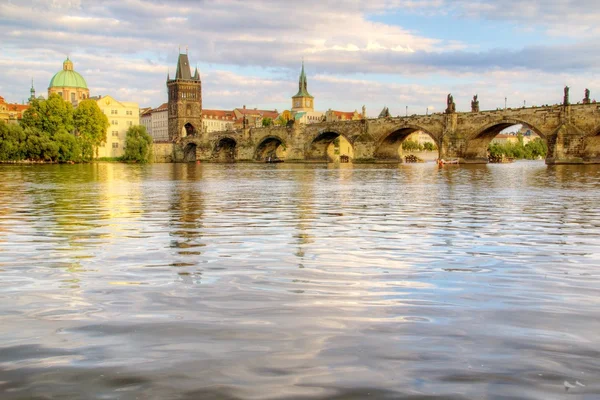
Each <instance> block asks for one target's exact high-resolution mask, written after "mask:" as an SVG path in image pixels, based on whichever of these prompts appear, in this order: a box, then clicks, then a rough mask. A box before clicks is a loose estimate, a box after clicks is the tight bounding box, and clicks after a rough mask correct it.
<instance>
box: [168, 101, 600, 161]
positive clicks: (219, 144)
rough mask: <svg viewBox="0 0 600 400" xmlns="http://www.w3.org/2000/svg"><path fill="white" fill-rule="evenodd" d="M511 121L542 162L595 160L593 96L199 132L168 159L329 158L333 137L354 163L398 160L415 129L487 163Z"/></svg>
mask: <svg viewBox="0 0 600 400" xmlns="http://www.w3.org/2000/svg"><path fill="white" fill-rule="evenodd" d="M516 124H523V125H526V126H527V127H529V128H530V129H531V130H532V131H533V132H535V133H536V134H538V135H539V136H540V137H541V138H542V139H543V140H545V141H546V143H547V144H548V156H547V158H546V163H547V164H594V163H600V104H595V103H594V104H577V105H568V106H562V105H557V106H549V107H533V108H519V109H505V110H497V111H482V112H469V113H449V114H432V115H427V116H425V115H415V116H409V117H397V118H379V119H363V120H359V121H340V122H330V123H328V122H323V123H318V124H309V125H300V124H297V123H294V124H292V125H290V126H288V127H269V128H252V129H243V130H236V131H227V132H211V133H202V134H199V135H196V136H187V137H185V138H183V139H181V140H180V141H179V142H178V143H175V144H174V151H173V161H195V160H202V161H214V162H231V161H265V160H266V159H267V158H268V157H276V158H280V159H282V160H285V161H298V162H306V161H309V162H310V161H315V162H324V161H330V159H331V155H330V154H329V153H328V148H329V145H330V144H331V143H332V142H333V141H335V140H336V139H337V138H338V137H340V136H341V137H343V138H344V139H345V140H346V141H347V143H348V144H349V146H351V152H350V153H351V154H352V156H351V158H352V161H354V162H390V161H392V162H402V158H403V153H402V142H403V141H404V140H405V139H406V138H407V137H408V136H409V135H410V134H411V133H414V132H416V131H423V132H425V133H427V134H428V135H429V136H431V138H432V139H433V140H434V141H435V143H436V144H437V146H438V149H439V150H438V151H439V157H440V158H446V159H447V158H457V159H459V161H460V162H461V163H487V162H488V158H487V148H488V145H489V143H490V142H491V141H492V139H493V138H494V137H495V136H496V135H497V134H498V133H500V131H502V130H503V129H505V128H507V127H510V126H512V125H516Z"/></svg>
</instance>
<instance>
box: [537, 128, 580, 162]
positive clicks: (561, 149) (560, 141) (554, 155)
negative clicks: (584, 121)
mask: <svg viewBox="0 0 600 400" xmlns="http://www.w3.org/2000/svg"><path fill="white" fill-rule="evenodd" d="M585 136H586V135H585V134H584V133H583V132H581V130H579V129H578V128H577V127H576V126H574V125H573V124H571V123H569V122H564V123H562V124H561V125H560V126H559V127H558V128H557V129H556V130H555V131H554V132H553V133H552V135H550V136H549V137H548V138H547V140H548V155H547V157H546V164H548V165H556V164H584V163H585V159H586V151H585V147H586V137H585Z"/></svg>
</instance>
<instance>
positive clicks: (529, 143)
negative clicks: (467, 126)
mask: <svg viewBox="0 0 600 400" xmlns="http://www.w3.org/2000/svg"><path fill="white" fill-rule="evenodd" d="M547 154H548V142H547V139H546V137H545V136H544V135H543V134H542V133H541V132H539V130H537V129H536V128H535V127H533V126H531V125H529V124H527V123H526V122H524V121H516V120H505V121H500V122H496V123H494V124H491V125H488V126H486V127H484V128H483V129H481V130H480V131H479V132H478V133H477V134H476V135H475V136H474V137H473V138H472V139H471V140H469V142H468V145H467V149H466V151H465V159H467V160H481V161H483V162H494V163H501V162H507V161H511V160H513V159H523V158H525V159H545V158H546V155H547Z"/></svg>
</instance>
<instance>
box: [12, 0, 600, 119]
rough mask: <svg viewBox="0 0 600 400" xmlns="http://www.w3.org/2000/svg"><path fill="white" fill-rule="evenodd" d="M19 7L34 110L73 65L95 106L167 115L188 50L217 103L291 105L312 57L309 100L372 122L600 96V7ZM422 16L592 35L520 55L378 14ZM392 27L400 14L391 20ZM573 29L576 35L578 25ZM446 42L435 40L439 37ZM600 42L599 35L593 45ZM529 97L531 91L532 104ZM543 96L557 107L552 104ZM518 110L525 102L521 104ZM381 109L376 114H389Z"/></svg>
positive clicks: (437, 3)
mask: <svg viewBox="0 0 600 400" xmlns="http://www.w3.org/2000/svg"><path fill="white" fill-rule="evenodd" d="M302 4H303V6H302V7H290V5H289V3H287V2H282V1H279V0H260V1H259V0H257V1H253V2H248V1H241V0H220V1H196V0H193V1H192V0H172V1H169V2H168V3H166V2H164V1H158V0H156V1H142V0H106V1H102V2H98V1H92V0H78V1H75V0H71V1H69V0H65V1H60V0H9V1H5V2H2V3H0V24H2V26H3V28H4V34H3V41H2V44H0V67H2V69H3V74H2V76H0V95H2V96H4V97H6V98H8V99H13V101H19V100H21V99H23V98H26V97H27V95H28V90H29V81H30V78H31V77H34V78H35V80H36V82H37V83H36V86H37V88H38V92H42V93H43V92H44V91H45V87H44V86H45V85H47V82H49V80H50V78H51V76H52V75H53V74H54V73H55V72H57V71H58V70H59V69H60V68H61V66H62V60H63V59H64V58H65V57H66V56H67V55H70V56H71V58H72V59H73V61H74V62H75V68H76V69H77V70H78V71H79V72H81V73H82V74H83V75H84V76H85V78H86V79H87V81H88V85H89V86H90V88H91V89H92V92H93V93H94V94H109V93H111V92H112V93H118V94H119V95H120V96H123V97H126V98H124V99H123V100H133V101H138V102H139V103H140V104H141V105H152V106H157V105H159V104H160V103H162V102H163V101H165V99H166V90H165V79H166V74H167V70H169V69H170V71H171V73H173V71H174V67H175V63H176V58H177V48H178V47H179V46H181V48H182V49H184V48H186V46H187V47H189V52H190V58H191V61H192V63H193V64H195V63H200V65H201V66H202V75H203V85H204V90H205V96H204V98H205V105H206V106H207V107H211V108H216V107H224V108H233V107H235V106H240V105H241V104H244V103H246V104H248V105H249V106H250V105H256V106H260V107H270V108H275V107H276V108H279V109H282V108H283V107H289V104H288V103H289V102H290V100H289V96H291V95H292V94H293V93H294V92H295V90H296V89H297V88H295V85H296V82H297V73H298V69H299V64H300V60H301V59H302V58H304V59H305V61H306V65H307V69H308V71H309V82H310V89H311V91H312V92H313V94H314V95H315V96H317V95H318V97H317V105H318V106H319V107H321V108H322V109H327V108H330V107H331V108H337V109H349V110H351V109H355V108H360V107H361V106H362V104H367V106H368V109H369V110H370V111H372V110H375V109H380V108H381V107H383V106H384V105H388V106H390V107H391V109H392V110H395V111H393V112H395V113H399V114H400V113H403V112H405V107H406V106H407V105H408V106H409V108H414V109H415V110H421V109H422V110H423V111H424V110H425V109H426V107H428V106H433V107H435V108H436V109H438V110H439V109H443V105H444V99H445V96H446V94H447V93H448V92H453V93H455V99H457V101H459V100H460V102H459V103H460V104H457V105H458V107H459V109H461V107H462V109H463V110H465V109H468V104H469V100H470V97H471V96H472V95H473V94H474V93H475V92H479V93H480V94H481V96H480V98H481V99H482V100H481V101H482V103H481V104H482V108H485V107H489V108H496V107H498V106H501V105H503V102H504V97H505V96H506V97H509V99H516V98H519V99H520V100H519V101H520V102H522V100H521V98H528V99H530V100H529V101H531V102H532V103H530V104H533V102H537V103H538V104H541V103H545V102H551V101H552V99H554V97H555V95H554V93H556V92H560V91H561V90H562V89H561V87H562V86H563V85H565V84H573V85H575V86H582V87H586V86H587V87H590V89H592V90H593V91H595V90H600V86H599V85H598V82H596V81H595V80H594V79H593V77H594V76H597V73H598V72H599V71H598V69H599V68H598V65H600V64H599V61H600V60H599V57H600V52H599V50H600V48H599V47H600V44H598V40H596V39H597V35H596V33H597V31H596V27H595V25H596V24H595V19H597V18H598V16H600V4H599V5H596V3H595V2H591V1H587V0H580V1H577V2H575V1H552V0H549V1H548V2H544V6H540V5H538V3H534V2H528V1H516V0H506V1H505V0H503V1H499V0H490V1H485V2H484V1H476V0H471V1H467V0H457V1H449V0H429V1H416V0H412V1H410V0H371V1H368V2H356V1H344V0H331V1H327V2H323V1H317V0H305V1H304V2H303V3H302ZM390 12H394V13H414V14H420V15H421V16H427V15H437V16H438V17H439V16H440V15H442V16H446V18H463V19H464V21H465V24H467V23H469V20H471V19H494V20H501V21H509V22H510V23H511V24H516V25H527V26H528V25H529V24H536V25H540V26H543V27H544V29H546V31H547V32H548V35H562V36H565V37H566V36H568V35H571V34H572V33H573V32H583V33H582V34H581V37H580V38H579V39H578V40H576V41H573V38H570V39H569V40H568V44H553V45H550V44H547V43H545V41H544V40H543V38H542V39H541V40H540V41H539V43H538V44H535V45H527V46H520V45H519V44H518V43H508V44H507V45H506V46H505V47H503V48H500V47H499V48H496V49H491V50H485V51H475V50H473V49H476V48H477V47H478V46H477V45H478V42H477V38H472V40H471V41H470V42H465V41H464V40H460V39H458V36H453V35H452V32H449V33H448V34H447V35H444V37H440V36H439V34H432V33H428V30H427V27H423V29H421V30H420V31H419V32H415V31H413V30H411V29H408V28H405V27H402V26H399V25H397V24H394V23H392V22H393V21H392V22H389V20H390V19H389V18H388V19H378V20H377V21H379V20H386V21H388V22H385V23H384V22H376V21H374V20H373V18H371V17H372V16H374V15H383V16H385V15H388V14H389V13H390ZM390 15H392V14H390ZM567 25H568V26H567ZM431 32H434V30H431ZM594 35H595V36H594ZM525 91H526V93H525ZM543 96H548V97H547V98H546V100H544V97H543ZM511 101H515V102H516V100H511ZM378 111H379V110H377V112H378Z"/></svg>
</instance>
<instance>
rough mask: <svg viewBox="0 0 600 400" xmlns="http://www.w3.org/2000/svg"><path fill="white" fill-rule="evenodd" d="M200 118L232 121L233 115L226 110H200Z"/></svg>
mask: <svg viewBox="0 0 600 400" xmlns="http://www.w3.org/2000/svg"><path fill="white" fill-rule="evenodd" d="M202 116H203V117H204V118H208V119H222V120H233V119H235V114H234V113H233V111H226V110H206V109H204V110H202Z"/></svg>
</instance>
